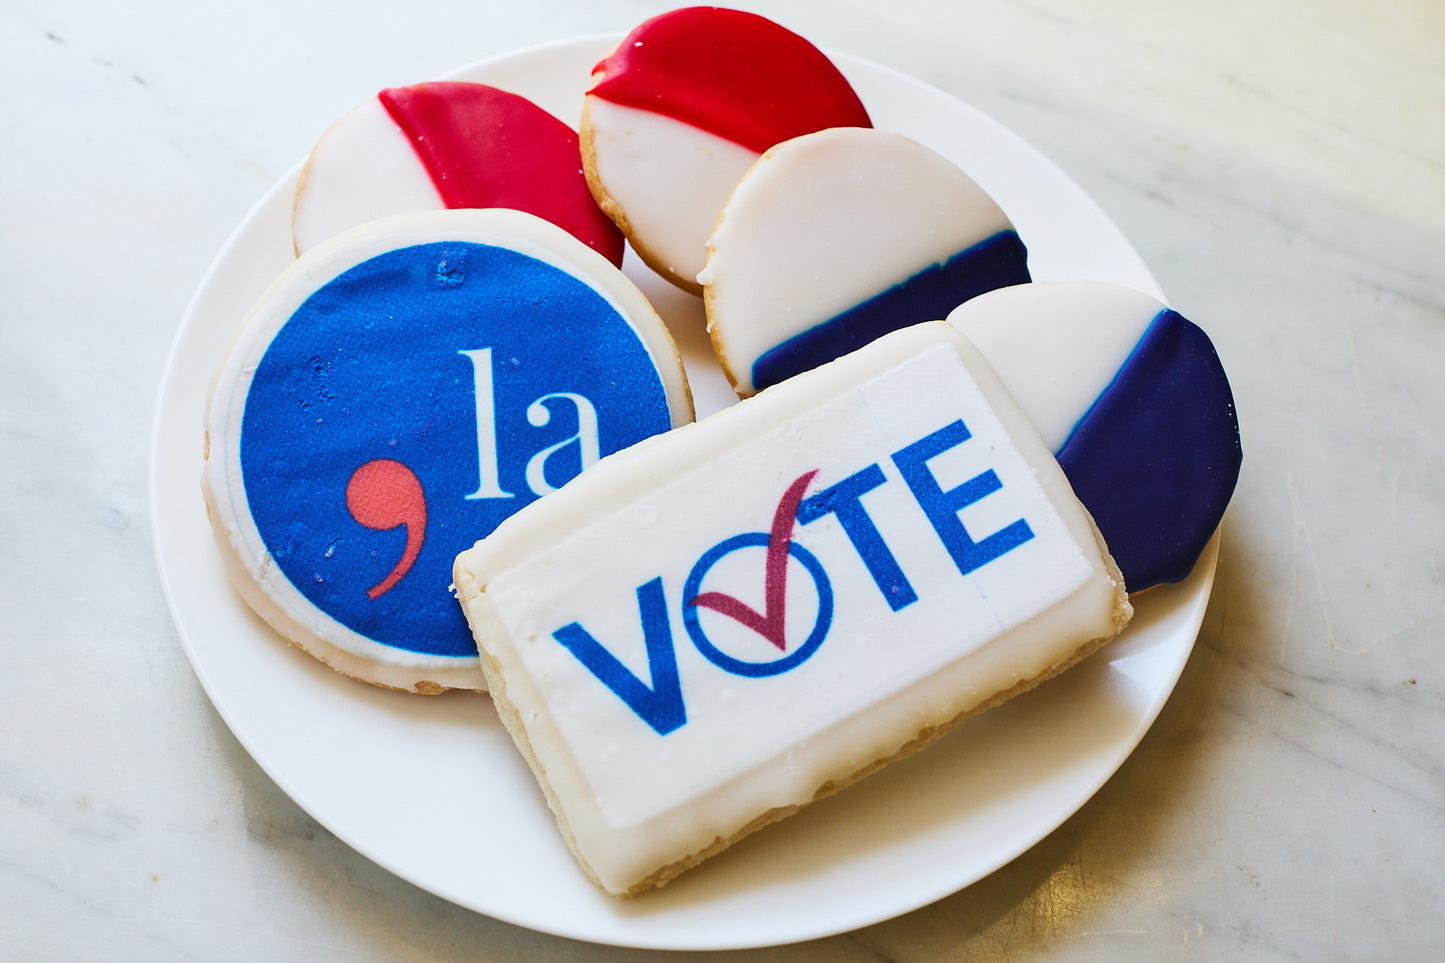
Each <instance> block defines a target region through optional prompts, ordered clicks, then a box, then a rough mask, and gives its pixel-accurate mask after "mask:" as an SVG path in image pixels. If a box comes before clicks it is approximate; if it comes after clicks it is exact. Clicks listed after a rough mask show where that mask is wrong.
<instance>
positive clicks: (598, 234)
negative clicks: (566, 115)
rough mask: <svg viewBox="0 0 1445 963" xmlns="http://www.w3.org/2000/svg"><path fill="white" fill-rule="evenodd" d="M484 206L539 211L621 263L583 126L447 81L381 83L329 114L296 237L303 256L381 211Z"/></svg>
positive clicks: (302, 190) (618, 238) (306, 172)
mask: <svg viewBox="0 0 1445 963" xmlns="http://www.w3.org/2000/svg"><path fill="white" fill-rule="evenodd" d="M488 207H506V208H512V209H514V210H519V211H526V212H527V213H529V214H535V215H537V216H538V217H541V218H543V219H545V220H548V221H551V222H552V223H553V224H556V225H557V226H558V227H561V228H562V229H563V230H566V231H567V232H569V233H570V234H572V235H573V236H574V237H576V238H577V239H579V240H580V241H582V242H583V243H585V244H587V245H588V246H589V247H591V248H592V249H593V250H595V251H597V252H598V253H600V254H602V255H603V256H604V257H606V258H607V259H608V260H610V261H611V262H612V263H613V264H616V265H618V266H621V264H622V253H623V248H624V244H625V242H624V241H623V238H622V234H621V232H620V231H618V230H617V228H616V226H615V225H613V224H612V222H611V221H609V220H608V219H607V216H606V215H605V214H603V213H602V210H601V209H600V208H599V207H598V206H597V203H596V202H595V201H594V200H593V199H592V194H591V193H590V192H589V190H588V188H587V182H586V180H585V179H584V178H583V176H582V161H581V153H580V151H579V148H578V144H577V132H576V131H575V130H573V129H572V128H571V127H570V126H568V125H567V124H565V123H563V122H562V121H561V120H558V119H557V118H556V117H554V116H552V114H550V113H548V112H547V111H545V110H543V109H542V108H541V107H538V106H537V105H536V104H534V103H532V102H531V101H530V100H528V99H526V98H525V97H521V96H519V95H517V94H514V93H511V92H509V91H505V90H500V89H498V88H496V87H489V86H487V85H485V84H472V83H460V82H449V81H448V82H435V83H424V84H415V85H413V86H410V87H393V88H389V89H387V90H383V91H381V92H380V93H378V94H377V95H376V96H375V97H372V98H370V99H368V100H366V101H365V102H363V103H361V104H359V105H358V106H357V107H355V108H354V109H353V110H351V111H350V112H349V113H347V114H346V115H345V116H344V117H342V118H341V120H339V121H337V122H336V123H335V124H333V125H332V126H331V128H330V129H329V130H327V131H326V133H325V134H324V135H322V137H321V139H320V140H319V141H317V143H316V146H315V147H313V148H312V150H311V154H310V156H309V157H308V158H307V161H306V165H305V167H304V168H302V171H301V177H300V181H299V182H298V184H297V188H296V196H295V200H294V202H293V205H292V238H293V241H294V242H295V246H296V251H297V253H298V254H299V253H304V252H305V251H307V250H309V249H310V248H312V247H314V246H315V245H316V244H319V243H320V242H321V241H324V240H325V239H326V238H328V237H330V236H332V235H333V234H337V233H339V232H341V231H343V230H346V229H347V228H351V227H356V226H357V225H359V224H363V223H365V222H367V221H369V220H373V219H375V218H378V217H386V216H388V215H391V214H404V213H407V212H409V211H437V210H449V209H455V208H488Z"/></svg>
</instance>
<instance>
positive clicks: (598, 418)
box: [240, 242, 672, 656]
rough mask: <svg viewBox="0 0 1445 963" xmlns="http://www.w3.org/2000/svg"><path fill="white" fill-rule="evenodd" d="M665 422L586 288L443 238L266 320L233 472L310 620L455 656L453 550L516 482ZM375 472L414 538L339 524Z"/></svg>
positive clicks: (618, 334) (474, 534)
mask: <svg viewBox="0 0 1445 963" xmlns="http://www.w3.org/2000/svg"><path fill="white" fill-rule="evenodd" d="M480 367H485V368H486V369H487V370H486V371H485V372H484V373H485V375H486V376H487V379H482V378H480V377H479V368H480ZM486 380H490V383H491V384H490V386H491V389H492V390H491V392H490V395H491V397H490V398H488V397H483V398H478V397H477V396H478V393H479V391H478V389H479V388H480V389H483V390H484V389H485V388H486V386H487V385H486ZM588 409H590V410H588ZM594 413H595V419H594V418H593V417H592V415H593V414H594ZM489 415H490V420H491V421H492V422H493V426H494V430H493V431H491V432H490V434H489V432H488V431H486V430H481V429H479V423H485V422H486V421H487V420H488V416H489ZM594 423H595V429H594V428H593V425H594ZM671 426H672V417H671V414H670V411H669V408H668V403H667V397H666V391H665V389H664V386H663V383H662V380H661V378H660V376H659V374H658V372H657V369H656V367H655V365H654V363H653V361H652V359H651V357H650V356H649V354H648V352H647V349H646V347H645V345H644V344H643V342H642V340H641V338H640V337H639V336H638V334H637V332H636V331H635V330H634V329H633V327H632V326H631V324H630V323H629V322H628V321H627V319H626V318H624V317H623V316H622V315H620V314H619V313H618V312H617V310H616V309H615V308H614V307H613V306H612V305H611V304H610V303H609V302H608V301H607V300H606V299H604V298H603V297H602V296H601V295H600V294H599V293H598V292H597V291H595V290H594V289H592V288H591V287H590V286H588V285H587V284H586V283H584V282H583V281H581V280H579V279H578V278H576V277H574V276H573V275H571V274H568V273H567V272H565V271H562V270H560V269H559V268H557V267H555V266H553V265H550V264H547V263H545V262H543V261H540V260H538V259H535V258H532V257H529V256H527V255H524V254H520V253H518V252H516V251H513V250H511V249H508V248H504V247H497V246H490V245H485V244H479V243H471V242H443V243H434V244H425V245H417V246H413V247H407V248H401V249H398V250H394V251H390V252H388V253H385V254H381V255H379V256H377V257H374V258H372V259H371V260H368V261H365V262H363V263H362V264H359V265H357V266H356V267H354V268H351V269H350V270H348V271H346V272H345V273H343V274H341V275H339V276H338V277H336V278H335V279H333V280H331V281H329V282H327V283H326V284H325V285H323V286H322V287H320V288H319V289H318V290H317V291H316V292H315V293H314V294H312V295H311V296H310V297H309V298H308V299H307V300H306V301H305V303H303V304H302V306H301V307H300V308H299V309H298V310H297V311H296V312H295V313H294V314H293V315H292V316H291V317H290V318H289V319H288V320H287V321H286V322H285V324H284V325H283V326H282V327H281V329H280V331H279V332H278V333H277V334H276V336H275V337H274V339H273V340H272V341H271V343H270V345H269V346H268V347H267V348H266V350H265V353H264V355H263V357H262V359H261V362H260V364H259V366H258V367H257V369H256V372H255V375H254V377H253V379H252V381H251V384H250V386H249V389H248V393H247V396H246V401H245V410H244V414H243V419H242V426H241V443H240V453H241V470H242V476H243V484H244V488H245V492H246V498H247V502H248V505H249V509H250V512H251V515H252V517H253V519H254V520H255V524H256V528H257V530H258V531H259V533H260V536H261V539H262V541H263V542H264V543H265V546H266V550H267V551H268V552H269V553H270V555H271V556H272V557H273V558H274V559H275V562H276V564H277V565H278V566H279V567H280V568H281V570H282V571H283V572H284V573H285V575H286V577H287V579H289V581H290V582H291V584H292V585H294V586H295V587H296V589H297V590H298V591H299V592H300V593H301V594H302V595H303V596H304V597H305V598H306V599H307V600H309V601H310V602H311V603H312V604H314V605H315V606H317V608H319V609H320V610H321V611H323V612H325V613H326V614H328V615H330V616H331V617H332V618H334V619H336V620H337V621H338V622H340V623H342V624H344V625H346V626H348V627H349V628H351V629H352V630H354V631H356V632H357V633H359V634H361V635H363V636H366V637H368V638H370V639H372V640H375V641H377V642H380V643H383V644H385V645H389V646H394V647H397V648H401V649H406V650H410V651H414V652H418V653H424V654H431V655H445V656H464V655H474V654H475V652H476V647H475V644H474V642H473V641H472V638H471V634H470V632H469V631H468V629H467V625H466V622H465V620H464V618H463V616H462V613H461V609H460V607H459V606H458V605H457V604H456V601H455V600H454V599H453V598H452V596H451V593H450V590H449V587H450V585H451V581H452V563H453V561H454V559H455V557H456V555H457V553H458V552H460V551H462V550H463V549H466V548H469V547H470V546H471V545H472V544H473V543H474V542H475V541H476V540H477V539H479V538H482V537H484V536H485V535H487V534H488V533H490V532H491V531H492V530H493V529H494V528H495V527H496V526H497V525H498V524H499V523H500V522H501V521H502V520H503V519H505V518H506V517H507V516H509V515H511V514H512V513H513V512H515V511H516V510H517V509H519V508H521V507H522V506H523V505H526V504H528V503H529V502H531V501H533V500H535V499H536V498H537V497H539V494H538V492H537V491H534V490H533V486H537V487H540V488H541V489H542V490H543V491H545V490H548V489H549V488H554V487H557V486H560V485H561V484H563V483H564V482H565V481H567V480H568V479H569V478H571V477H572V476H574V475H575V474H577V472H578V471H580V470H581V468H582V464H583V462H582V460H583V458H584V457H588V456H587V451H588V448H589V441H588V440H587V439H589V438H590V436H591V435H592V433H593V432H594V431H595V444H593V445H592V446H591V447H592V448H593V449H594V456H595V453H600V454H604V455H605V454H607V453H609V452H613V451H616V450H618V449H621V448H625V447H627V446H628V445H631V444H633V443H635V442H637V441H640V440H641V439H643V438H646V437H648V436H649V435H653V434H656V433H658V432H662V431H666V430H667V429H668V428H670V427H671ZM482 427H483V428H485V425H483V426H482ZM479 435H480V437H479ZM491 437H494V438H495V445H494V448H495V455H494V456H493V455H492V454H491V453H489V452H486V451H483V450H482V449H483V448H484V447H486V441H487V440H488V439H489V438H491ZM549 448H551V449H553V450H552V451H550V452H548V449H549ZM493 459H494V460H493ZM379 460H388V461H396V462H400V463H401V464H402V465H404V466H405V467H406V468H407V469H410V472H411V474H412V475H414V476H415V479H416V481H418V482H419V483H420V487H421V492H422V494H423V496H424V499H425V528H424V533H423V532H418V531H417V528H416V526H412V527H408V526H406V525H398V526H397V527H396V528H391V529H376V528H369V527H367V526H366V525H363V524H361V523H360V522H359V521H358V520H357V518H356V517H353V515H352V512H351V509H349V508H348V505H347V497H346V493H347V484H348V481H349V480H350V478H351V476H352V475H353V473H355V472H356V470H357V469H358V468H359V467H361V466H362V465H364V464H367V463H369V462H373V461H379ZM488 462H491V467H489V466H488ZM529 464H530V465H531V466H532V473H531V475H530V477H529V474H528V466H529ZM504 494H505V496H507V497H502V496H503V495H504ZM412 512H413V514H415V509H414V508H413V509H412ZM418 535H421V546H420V551H419V552H418V553H416V555H415V561H414V562H412V563H411V564H410V565H409V566H404V567H405V571H404V574H403V575H402V577H401V578H399V579H395V580H394V584H392V585H391V586H390V587H389V588H386V590H385V591H382V592H380V594H378V595H377V596H376V597H375V598H372V597H370V596H369V595H368V590H374V589H375V588H376V587H378V586H379V585H382V584H383V583H384V582H385V581H386V580H387V579H388V576H389V575H391V574H393V573H394V571H395V570H396V569H397V568H398V566H399V565H402V564H403V563H402V560H403V555H404V554H405V553H406V551H407V547H408V538H409V536H410V537H412V538H416V537H417V536H418Z"/></svg>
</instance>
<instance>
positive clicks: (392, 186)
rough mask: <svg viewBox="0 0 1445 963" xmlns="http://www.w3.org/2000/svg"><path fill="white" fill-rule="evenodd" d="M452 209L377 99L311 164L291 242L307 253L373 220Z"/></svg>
mask: <svg viewBox="0 0 1445 963" xmlns="http://www.w3.org/2000/svg"><path fill="white" fill-rule="evenodd" d="M445 208H446V203H445V202H444V201H443V200H442V197H441V194H439V193H438V192H437V189H436V187H435V186H434V185H433V184H432V180H431V176H430V175H429V174H427V171H426V167H425V166H423V164H422V162H421V159H420V158H418V157H417V154H416V150H415V149H414V148H413V147H412V145H411V141H410V140H409V139H408V138H407V136H406V134H405V133H404V132H403V131H402V129H401V128H400V127H398V126H397V125H396V121H394V120H392V119H391V115H390V114H388V113H387V112H386V108H385V107H384V106H382V103H381V100H380V99H379V98H376V97H372V98H371V99H369V100H367V101H366V102H365V103H362V104H359V105H358V106H357V107H355V108H354V109H352V110H351V111H350V112H349V113H347V114H346V116H344V117H342V118H341V119H340V120H338V121H337V122H336V123H335V124H333V125H332V126H331V127H330V128H329V129H328V130H327V131H326V133H324V134H322V135H321V139H320V140H318V141H317V142H316V146H315V147H313V148H312V149H311V155H310V156H309V157H308V158H307V159H306V167H305V168H304V169H303V170H302V172H301V180H300V182H299V183H298V184H297V185H296V198H295V201H294V203H293V205H292V209H291V237H292V240H293V242H294V243H295V245H296V253H297V254H304V253H306V252H307V251H309V250H310V249H311V248H313V247H315V246H316V245H317V244H320V243H321V242H322V241H324V240H326V239H327V238H328V237H331V236H333V235H336V234H340V233H341V232H342V231H345V230H347V229H349V228H353V227H356V226H358V225H360V224H365V223H366V222H367V221H371V220H375V219H377V218H379V217H387V216H388V215H391V214H405V213H407V212H408V211H440V210H443V209H445Z"/></svg>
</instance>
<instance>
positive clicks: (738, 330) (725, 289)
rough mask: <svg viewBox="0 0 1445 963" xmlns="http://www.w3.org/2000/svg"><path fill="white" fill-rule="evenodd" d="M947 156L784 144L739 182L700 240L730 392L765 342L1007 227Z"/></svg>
mask: <svg viewBox="0 0 1445 963" xmlns="http://www.w3.org/2000/svg"><path fill="white" fill-rule="evenodd" d="M1010 226H1011V225H1010V224H1009V221H1008V218H1007V217H1005V216H1004V213H1003V211H1002V210H1001V209H1000V208H999V206H998V205H997V204H995V203H994V201H993V200H992V199H991V198H990V197H989V196H988V195H987V194H986V193H985V192H984V191H983V189H982V188H980V187H979V186H978V185H977V184H975V183H974V182H973V181H972V180H971V179H970V178H969V177H968V176H967V175H966V174H964V173H963V171H961V170H959V169H958V167H956V166H955V165H954V164H953V163H952V162H951V161H949V160H948V159H947V158H945V157H942V156H941V155H939V154H937V153H935V152H933V151H932V150H929V149H928V148H926V147H924V146H923V145H921V144H919V143H917V142H915V141H912V140H910V139H908V138H906V137H904V136H902V135H901V134H894V133H889V132H886V131H880V130H874V129H871V128H859V127H840V128H833V129H830V130H824V131H819V132H817V133H813V134H808V135H806V136H803V137H798V138H795V139H793V140H791V141H785V142H784V143H782V144H779V145H777V146H776V147H774V148H772V149H771V150H769V151H768V152H767V153H766V154H764V155H763V157H762V159H761V160H760V161H759V162H758V164H757V165H756V166H755V167H754V168H753V169H752V170H751V171H749V172H748V175H747V176H746V177H745V178H744V179H743V180H742V181H741V182H740V183H739V184H738V186H737V189H736V191H734V193H733V196H732V198H731V200H729V201H728V203H727V206H726V208H725V209H724V211H723V215H722V218H721V219H720V220H719V221H718V224H717V229H716V230H715V232H714V233H713V235H712V237H711V239H710V240H709V241H708V252H709V253H708V260H707V267H706V269H705V270H704V271H703V272H702V273H701V275H700V276H699V281H700V282H701V283H702V284H703V286H704V288H705V298H706V303H707V315H708V326H709V330H710V332H711V333H712V336H713V340H714V343H715V344H716V345H717V346H718V351H719V354H720V355H721V356H722V358H723V361H724V366H725V367H726V368H727V371H728V375H729V377H731V378H732V379H733V381H734V383H735V384H736V385H737V388H738V392H739V393H740V394H744V395H746V394H751V393H752V391H753V390H754V386H753V383H752V366H753V363H754V362H755V361H756V360H757V358H758V357H759V356H760V355H761V354H763V353H764V352H765V351H767V350H768V349H770V348H772V347H775V346H776V345H778V344H780V343H782V342H783V341H786V340H787V339H789V338H791V337H793V336H795V335H798V334H801V333H803V332H804V331H807V330H809V329H810V328H813V327H814V326H816V325H818V324H820V323H822V322H824V321H827V320H829V319H830V318H833V317H836V316H837V315H839V314H841V313H843V312H844V311H846V310H848V309H850V308H852V307H854V306H856V305H858V304H860V303H861V302H863V301H866V300H868V299H869V298H872V297H874V296H876V295H878V294H880V293H882V292H883V291H886V290H888V289H889V288H891V287H893V286H894V285H895V284H899V283H901V282H903V281H906V280H907V279H909V278H910V277H912V276H914V275H915V274H917V273H919V272H920V271H922V270H924V269H925V268H927V267H929V266H930V265H933V264H937V263H941V262H943V261H946V260H947V259H948V258H950V257H952V256H953V255H955V254H957V253H959V252H960V251H963V250H965V249H967V248H969V247H971V246H973V245H974V244H977V243H978V242H979V241H982V240H985V239H987V238H989V237H992V236H993V235H994V234H996V233H998V232H999V231H1001V230H1005V229H1007V228H1009V227H1010Z"/></svg>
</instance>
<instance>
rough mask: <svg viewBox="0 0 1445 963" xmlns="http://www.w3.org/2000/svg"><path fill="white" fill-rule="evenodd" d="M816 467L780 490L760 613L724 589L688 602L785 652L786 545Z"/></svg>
mask: <svg viewBox="0 0 1445 963" xmlns="http://www.w3.org/2000/svg"><path fill="white" fill-rule="evenodd" d="M816 474H818V470H817V469H814V470H813V471H810V472H808V473H807V474H806V475H799V476H798V477H797V478H796V479H794V480H793V483H792V484H791V485H789V486H788V490H787V491H786V492H784V493H783V499H782V501H780V502H778V509H777V511H775V512H774V513H773V527H772V530H771V531H769V532H768V559H767V563H766V566H765V568H764V569H763V606H764V610H763V612H762V613H759V612H758V611H757V610H756V609H754V608H753V607H752V606H750V605H748V604H747V603H745V602H740V601H738V600H737V599H735V598H733V597H732V596H731V595H727V594H725V593H723V592H704V593H702V594H701V595H699V596H698V597H697V598H695V599H693V600H692V601H691V602H690V603H689V604H691V605H699V606H701V607H703V608H705V609H712V610H713V611H714V612H720V613H722V614H723V615H726V616H728V617H729V618H732V619H736V620H737V621H739V622H741V623H742V624H743V625H746V626H747V627H748V628H750V629H752V630H753V631H754V632H756V633H758V634H759V635H761V636H762V637H763V638H765V639H767V640H768V641H769V642H771V643H773V645H775V646H777V647H778V649H779V651H783V652H786V651H787V648H788V643H787V640H786V639H785V638H784V637H783V631H784V628H785V622H786V616H787V606H788V546H789V545H790V544H792V541H793V525H794V523H796V522H797V520H798V504H799V503H800V502H802V500H803V493H804V492H805V491H807V490H808V483H809V482H811V481H812V480H813V476H814V475H816Z"/></svg>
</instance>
